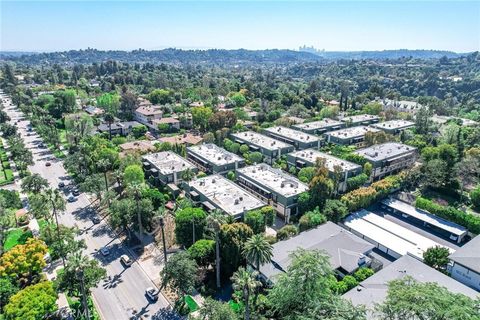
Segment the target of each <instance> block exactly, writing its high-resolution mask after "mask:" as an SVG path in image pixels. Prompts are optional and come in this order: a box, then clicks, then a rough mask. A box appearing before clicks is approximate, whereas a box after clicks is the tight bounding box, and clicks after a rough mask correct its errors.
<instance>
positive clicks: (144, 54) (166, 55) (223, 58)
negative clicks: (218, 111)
mask: <svg viewBox="0 0 480 320" xmlns="http://www.w3.org/2000/svg"><path fill="white" fill-rule="evenodd" d="M0 58H1V59H2V60H7V61H14V62H19V63H26V64H54V63H58V64H71V63H93V62H102V61H108V60H116V61H122V62H129V63H154V64H158V63H171V64H180V63H194V64H202V63H205V64H211V63H215V64H233V65H235V64H239V65H240V64H259V63H261V64H268V63H295V62H309V61H320V60H323V59H322V58H321V57H319V56H317V55H315V54H312V53H309V52H300V51H293V50H243V49H240V50H218V49H211V50H179V49H164V50H156V51H147V50H143V49H140V50H134V51H100V50H95V49H87V50H71V51H65V52H51V53H37V54H31V53H28V54H25V55H19V54H18V53H15V54H13V55H12V53H11V52H0Z"/></svg>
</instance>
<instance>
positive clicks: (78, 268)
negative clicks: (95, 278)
mask: <svg viewBox="0 0 480 320" xmlns="http://www.w3.org/2000/svg"><path fill="white" fill-rule="evenodd" d="M89 262H90V261H89V259H88V258H87V257H86V256H84V255H82V253H81V252H74V253H72V255H71V256H70V257H69V258H68V263H67V265H66V266H65V269H67V271H71V273H73V274H75V275H76V276H77V278H78V280H79V281H80V288H81V290H80V291H81V292H80V293H81V294H82V305H83V311H84V312H85V319H90V315H89V312H90V310H89V309H88V303H87V293H86V290H85V278H84V272H85V269H87V268H88V267H89V266H90V263H89Z"/></svg>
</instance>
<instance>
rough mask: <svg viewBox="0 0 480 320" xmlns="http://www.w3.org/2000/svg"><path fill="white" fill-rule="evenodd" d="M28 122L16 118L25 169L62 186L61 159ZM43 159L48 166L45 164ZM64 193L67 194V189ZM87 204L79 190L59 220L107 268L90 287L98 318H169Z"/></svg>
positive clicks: (164, 304)
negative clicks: (28, 155) (77, 232)
mask: <svg viewBox="0 0 480 320" xmlns="http://www.w3.org/2000/svg"><path fill="white" fill-rule="evenodd" d="M5 111H6V112H7V113H8V115H9V116H10V118H11V119H12V120H11V121H12V123H14V122H15V121H17V120H18V119H19V118H22V117H23V114H22V113H21V112H20V111H19V110H18V109H17V108H15V107H14V106H5ZM28 123H29V122H28V121H27V120H22V121H19V122H18V124H17V127H18V132H19V133H20V135H21V136H22V138H23V139H24V141H25V144H26V146H27V147H28V148H29V149H30V150H31V151H32V153H33V158H34V161H35V164H34V165H33V166H30V167H29V170H30V171H31V172H32V173H38V174H40V175H41V176H42V177H44V178H45V179H47V180H48V182H49V183H50V186H51V187H53V188H56V187H57V186H58V183H59V182H60V181H64V182H65V184H66V185H68V184H69V183H73V181H70V180H68V177H67V173H66V171H65V169H64V167H63V162H62V161H60V160H49V159H50V158H52V157H53V156H52V154H51V153H50V152H49V150H48V149H43V148H39V146H38V144H39V143H40V142H41V138H40V137H39V136H38V135H37V134H35V133H34V132H31V133H28V132H27V125H28ZM47 161H48V162H50V163H51V166H49V167H47V166H46V165H45V164H46V162H47ZM65 193H66V195H68V192H65ZM89 206H90V201H89V200H88V198H87V197H86V195H85V194H83V193H82V194H80V196H79V197H78V200H77V201H75V202H73V203H69V202H67V206H66V211H65V213H64V214H62V215H61V217H60V219H59V220H60V223H62V224H64V225H67V226H77V227H78V228H80V229H83V230H85V232H84V233H83V234H82V235H81V236H80V237H81V238H83V239H85V242H86V244H87V249H86V253H87V254H89V255H91V256H92V257H94V258H97V259H98V260H99V261H100V262H101V263H102V265H103V266H104V267H105V268H106V270H107V277H108V278H107V280H105V281H103V282H101V284H100V285H99V286H98V288H95V289H94V290H93V296H94V299H95V301H96V304H97V307H98V309H99V312H100V314H101V316H102V318H103V319H107V320H110V319H112V320H121V319H146V318H150V319H152V318H153V319H155V318H157V319H167V318H170V317H169V316H165V315H163V313H162V309H164V308H167V307H168V302H167V301H166V299H165V298H164V297H163V296H162V295H161V294H160V295H159V297H158V301H157V302H155V303H150V302H149V301H148V299H147V298H146V296H145V289H146V288H147V287H153V286H154V285H153V282H152V281H151V280H150V279H149V278H148V277H147V275H146V274H145V272H144V271H143V270H142V269H141V267H140V266H139V264H138V263H137V262H135V263H134V264H133V265H132V266H131V267H130V268H124V267H123V265H122V264H121V262H120V256H121V255H122V254H128V250H127V249H126V248H125V247H124V245H123V244H122V243H121V241H120V240H118V239H117V238H116V235H115V234H114V233H113V231H112V230H111V229H110V228H109V227H108V225H107V224H106V223H105V222H104V221H102V222H101V223H100V224H97V225H94V224H93V223H92V222H91V220H90V219H91V215H90V216H89V214H88V213H87V211H86V210H85V208H87V207H89ZM104 246H107V247H108V248H109V249H110V255H108V256H106V257H104V256H102V255H101V254H100V252H99V250H100V248H102V247H104ZM130 256H131V255H130ZM172 319H173V318H172Z"/></svg>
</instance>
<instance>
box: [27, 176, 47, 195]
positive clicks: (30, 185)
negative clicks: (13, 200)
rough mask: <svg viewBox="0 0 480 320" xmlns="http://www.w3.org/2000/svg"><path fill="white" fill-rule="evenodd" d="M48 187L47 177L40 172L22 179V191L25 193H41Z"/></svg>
mask: <svg viewBox="0 0 480 320" xmlns="http://www.w3.org/2000/svg"><path fill="white" fill-rule="evenodd" d="M47 187H48V181H47V179H45V178H43V177H42V176H41V175H39V174H38V173H34V174H32V175H28V176H26V177H25V178H23V180H22V191H23V192H24V193H29V192H32V193H39V192H40V191H42V190H44V189H46V188H47Z"/></svg>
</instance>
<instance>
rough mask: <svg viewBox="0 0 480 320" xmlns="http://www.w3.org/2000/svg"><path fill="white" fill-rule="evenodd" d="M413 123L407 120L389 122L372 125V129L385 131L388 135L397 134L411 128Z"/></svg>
mask: <svg viewBox="0 0 480 320" xmlns="http://www.w3.org/2000/svg"><path fill="white" fill-rule="evenodd" d="M414 126H415V123H414V122H412V121H407V120H390V121H385V122H380V123H375V124H372V127H374V128H377V129H380V130H383V131H385V132H386V133H389V134H399V133H401V132H402V131H403V130H406V129H409V128H413V127H414Z"/></svg>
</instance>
